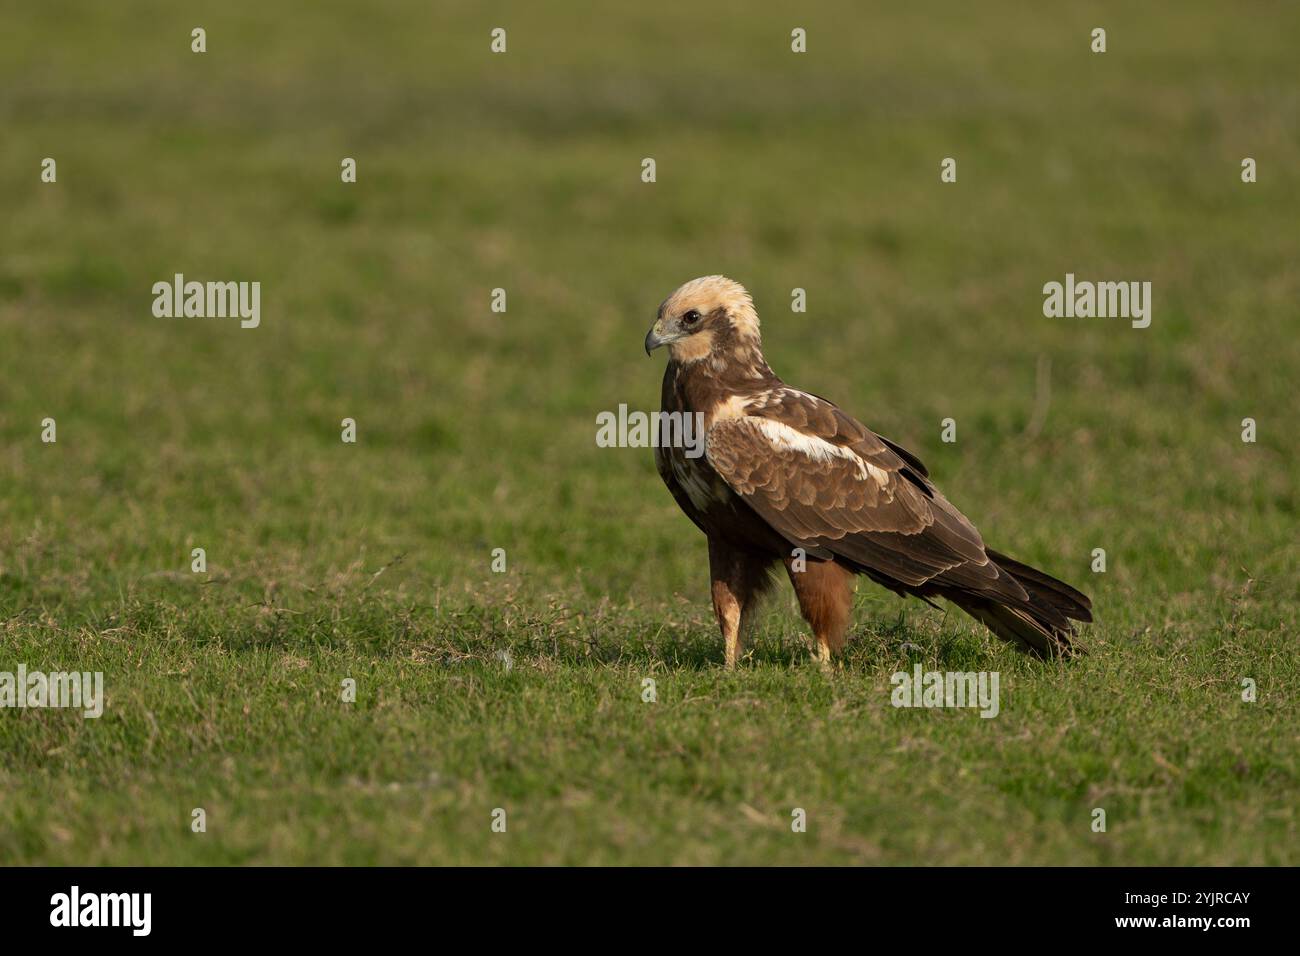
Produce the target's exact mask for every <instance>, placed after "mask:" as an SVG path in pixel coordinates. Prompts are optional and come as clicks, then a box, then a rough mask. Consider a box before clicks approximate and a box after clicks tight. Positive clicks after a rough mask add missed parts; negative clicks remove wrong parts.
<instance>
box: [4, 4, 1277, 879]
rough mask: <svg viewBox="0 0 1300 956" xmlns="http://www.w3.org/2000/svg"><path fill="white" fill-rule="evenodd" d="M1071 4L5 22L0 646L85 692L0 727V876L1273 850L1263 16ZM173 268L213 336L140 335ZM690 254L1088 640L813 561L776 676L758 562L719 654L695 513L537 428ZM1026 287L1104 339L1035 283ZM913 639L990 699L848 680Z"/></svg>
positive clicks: (1272, 18) (202, 9)
mask: <svg viewBox="0 0 1300 956" xmlns="http://www.w3.org/2000/svg"><path fill="white" fill-rule="evenodd" d="M621 6H623V5H619V7H621ZM1088 6H1090V7H1092V9H1084V5H1071V6H1070V7H1069V8H1068V9H1062V10H1058V9H1049V8H1048V6H1047V5H1025V4H1019V3H1011V2H1007V3H989V4H979V5H967V4H958V3H953V4H950V5H940V6H932V5H928V4H913V5H910V6H904V7H901V8H900V7H898V6H897V5H885V6H880V5H872V6H871V7H870V8H869V9H864V7H863V5H861V4H856V3H851V2H847V0H845V2H842V3H812V4H807V5H802V6H800V7H799V9H800V11H801V12H799V13H795V12H792V11H793V8H787V7H785V6H784V5H780V4H753V3H741V2H735V3H726V4H711V3H676V2H673V3H663V4H647V5H638V6H636V7H633V6H631V5H627V8H626V9H619V8H618V7H615V5H609V7H610V9H598V10H597V11H595V12H593V11H592V10H591V8H590V5H588V4H576V3H575V4H571V5H570V4H545V5H543V4H538V3H522V2H520V3H498V4H493V5H491V10H490V12H488V11H487V10H485V9H483V7H482V5H481V4H475V3H469V2H456V3H447V2H438V3H415V2H409V3H384V4H378V5H351V4H343V3H314V4H310V5H307V4H303V5H300V6H299V5H295V7H294V8H293V9H292V10H290V9H289V8H287V7H284V6H282V5H278V4H256V5H254V4H198V5H194V8H193V9H191V8H189V7H187V8H186V9H181V8H178V7H177V6H176V5H175V4H165V3H139V4H131V5H125V4H123V5H118V4H97V3H89V2H85V3H65V2H55V0H51V2H47V3H43V4H38V5H31V4H29V5H25V6H24V8H23V9H22V10H21V11H18V12H10V13H8V14H6V16H5V29H4V31H3V34H2V35H0V122H2V124H3V130H4V136H3V137H0V197H2V208H0V211H2V218H3V226H2V227H0V671H14V670H16V668H17V666H18V665H19V664H20V663H21V664H24V665H25V666H26V668H27V669H28V670H35V669H43V670H49V671H53V670H71V669H76V670H85V671H102V672H103V674H104V680H105V688H106V695H107V707H106V710H105V713H104V715H103V717H101V718H100V719H98V720H84V719H82V717H81V716H80V715H79V714H77V713H72V712H69V711H66V710H54V709H47V710H32V709H27V710H0V862H3V863H11V864H12V863H19V864H32V863H47V864H83V863H91V864H101V863H112V864H148V863H158V864H245V863H256V864H272V863H275V864H284V863H329V864H334V863H349V864H369V863H456V864H471V863H487V864H539V863H540V864H552V863H587V864H595V863H601V864H605V863H611V864H668V863H672V864H693V863H727V864H769V863H786V864H810V863H831V864H843V863H866V864H911V863H922V864H972V863H997V864H1001V863H1008V864H1031V863H1033V864H1200V863H1207V864H1295V863H1297V862H1300V834H1298V832H1297V831H1298V826H1297V806H1298V805H1300V799H1298V798H1300V767H1298V766H1297V755H1298V754H1300V719H1298V718H1300V705H1298V695H1297V686H1298V681H1300V666H1298V664H1297V652H1296V628H1297V616H1298V615H1297V612H1298V611H1300V581H1298V576H1297V563H1298V562H1297V553H1298V552H1297V543H1296V541H1297V498H1298V488H1300V482H1298V480H1297V475H1298V474H1300V469H1298V468H1297V465H1298V456H1297V451H1296V442H1295V435H1296V429H1297V427H1298V425H1300V423H1298V422H1297V420H1296V411H1297V402H1296V397H1295V390H1296V382H1297V378H1298V377H1300V344H1298V343H1297V332H1298V331H1300V330H1298V328H1297V319H1296V316H1297V303H1298V302H1300V272H1298V271H1297V268H1296V263H1297V261H1298V260H1300V230H1297V229H1296V223H1297V222H1300V125H1298V124H1297V117H1298V116H1300V92H1298V91H1300V83H1298V82H1297V80H1298V76H1297V72H1296V67H1295V49H1294V37H1295V36H1297V35H1298V33H1300V9H1297V8H1296V7H1295V6H1293V5H1285V4H1281V3H1262V2H1261V3H1250V4H1245V5H1227V4H1219V3H1172V2H1170V3H1159V4H1154V3H1153V4H1142V5H1141V9H1134V7H1135V6H1137V5H1133V4H1120V3H1113V4H1097V5H1088ZM128 8H130V9H128ZM196 26H202V27H204V28H205V29H206V30H207V52H206V53H203V54H195V53H192V52H191V50H190V31H191V29H192V28H194V27H196ZM496 26H503V27H505V28H506V29H507V30H508V49H507V52H506V53H505V54H504V55H493V54H492V53H490V51H489V41H490V38H489V31H490V30H491V29H492V28H493V27H496ZM795 26H802V27H804V28H806V29H807V31H808V52H807V53H806V54H802V55H797V54H793V53H792V52H791V51H790V31H791V29H792V28H793V27H795ZM1096 26H1103V27H1105V28H1106V29H1107V31H1108V50H1107V52H1106V53H1104V54H1094V53H1092V52H1091V51H1090V49H1089V44H1090V39H1089V33H1090V31H1091V30H1092V28H1093V27H1096ZM949 156H951V157H954V158H956V159H957V162H958V181H957V182H956V183H954V184H943V183H941V182H940V181H939V164H940V161H941V159H943V158H944V157H949ZM44 157H52V158H54V159H56V161H57V177H58V178H57V182H56V183H43V182H41V178H40V173H41V160H42V159H43V158H44ZM343 157H354V158H355V159H356V160H357V168H358V178H357V182H356V183H355V184H344V183H342V182H341V181H340V162H341V160H342V158H343ZM644 157H653V158H654V159H655V160H656V163H657V181H656V182H655V183H653V184H646V183H643V182H642V181H641V178H640V173H641V161H642V159H643V158H644ZM1243 157H1252V158H1254V159H1255V160H1256V161H1257V163H1258V169H1259V173H1258V182H1256V183H1254V184H1244V183H1243V182H1242V181H1241V161H1242V159H1243ZM177 272H181V273H184V274H185V275H186V277H187V278H191V279H198V280H201V281H202V280H246V281H252V280H256V281H260V282H261V284H262V301H261V313H262V314H261V324H260V326H259V327H258V328H256V329H241V328H240V327H239V323H238V321H237V320H222V319H194V318H191V319H161V318H155V317H154V316H153V315H152V314H151V304H152V301H153V295H152V293H151V286H152V285H153V283H155V282H157V281H160V280H164V281H169V280H170V279H171V277H172V276H173V274H175V273H177ZM715 272H723V273H726V274H728V275H730V276H732V277H733V278H736V279H738V280H739V281H741V282H743V283H745V284H746V285H747V286H748V287H749V288H750V290H751V291H752V292H753V293H754V295H755V298H756V302H757V305H758V309H759V312H760V315H762V316H763V317H764V319H765V324H764V344H765V351H766V354H767V356H768V359H769V360H770V362H771V364H772V365H773V367H774V368H775V369H776V371H777V372H778V373H779V374H781V375H782V376H783V377H784V378H785V379H786V380H787V381H790V382H791V383H793V384H796V385H799V386H801V387H804V388H807V389H809V390H811V391H814V392H817V393H818V394H821V395H825V396H827V397H829V398H831V399H833V400H835V401H836V402H838V403H839V404H841V405H843V406H844V407H845V408H846V409H847V410H849V411H850V412H851V413H853V414H855V415H856V416H857V417H859V418H861V419H862V420H863V421H864V422H866V423H867V424H868V425H870V426H871V427H873V428H875V429H876V430H877V431H880V432H881V433H883V434H885V435H888V436H889V437H891V438H893V439H895V440H897V441H899V442H901V443H903V444H904V445H906V446H908V447H909V448H911V449H912V450H913V451H915V452H916V453H918V454H919V455H920V456H921V457H922V458H923V459H924V460H925V461H926V463H927V464H928V465H929V467H930V470H931V473H932V474H933V476H934V477H935V479H936V480H937V482H938V484H939V486H940V487H941V488H943V489H944V490H945V491H946V492H947V494H948V495H949V497H950V498H951V499H952V500H953V501H954V503H956V504H957V505H958V506H959V507H960V508H962V509H963V510H964V511H965V512H966V513H967V514H969V515H970V516H971V518H972V519H973V520H974V521H975V522H976V523H977V524H978V525H979V527H980V529H981V531H982V532H983V534H984V537H985V539H986V540H987V541H988V542H989V543H990V545H991V546H993V547H995V548H998V549H1001V550H1005V551H1007V552H1009V553H1011V554H1013V555H1015V556H1017V557H1019V558H1021V559H1023V560H1025V561H1028V562H1031V563H1034V564H1037V565H1039V566H1041V567H1044V568H1045V569H1047V570H1049V571H1051V572H1052V573H1054V574H1057V575H1058V576H1061V577H1063V578H1065V579H1067V580H1069V581H1071V582H1073V583H1075V584H1077V585H1079V586H1081V587H1082V588H1083V589H1084V590H1086V591H1088V592H1089V593H1090V594H1091V595H1092V597H1093V601H1094V605H1095V609H1096V613H1097V623H1096V624H1095V625H1093V626H1091V627H1090V628H1089V629H1088V630H1087V631H1086V634H1085V637H1084V643H1086V644H1087V645H1088V647H1089V649H1090V650H1091V653H1090V654H1089V656H1087V657H1085V658H1083V659H1080V660H1078V661H1075V662H1071V663H1069V664H1064V665H1061V664H1042V663H1037V662H1034V661H1031V660H1028V659H1025V658H1023V657H1020V656H1018V655H1016V654H1015V653H1014V652H1012V651H1010V650H1008V649H1007V648H1005V647H1004V646H1002V645H1001V644H999V643H998V642H997V641H996V640H995V639H993V638H992V637H990V636H989V635H988V634H987V633H986V632H984V631H983V630H982V629H981V628H979V627H978V626H977V625H974V624H973V623H971V622H970V621H968V620H967V619H965V618H964V617H961V616H960V615H958V614H957V613H956V612H953V613H950V614H947V615H945V614H942V613H940V612H937V611H934V610H931V609H929V608H927V607H925V606H924V605H922V604H920V603H919V602H908V603H904V602H902V601H900V600H898V599H896V598H894V597H893V596H892V595H889V594H887V593H886V592H883V591H881V590H879V589H877V588H875V587H873V586H871V585H870V584H868V583H866V582H864V583H863V585H862V586H861V587H860V588H859V592H858V598H857V602H858V607H857V614H856V624H855V627H854V632H853V637H852V639H851V644H850V650H849V652H848V654H847V655H846V657H845V659H844V660H843V665H842V667H841V668H839V669H838V670H836V671H834V672H832V673H829V674H826V673H823V672H822V671H821V670H820V669H819V668H817V667H816V666H815V665H814V664H813V663H812V662H811V661H810V660H809V657H808V653H807V650H806V648H805V646H804V644H803V643H802V638H801V635H802V634H803V633H804V625H803V624H802V622H801V621H800V619H799V617H798V615H797V613H796V612H795V610H794V608H793V598H792V596H791V594H790V592H789V589H788V586H786V585H784V584H783V585H782V588H781V590H780V591H779V592H778V597H777V598H776V599H774V600H773V601H772V602H771V605H770V610H769V612H768V613H767V615H766V616H765V617H764V619H763V620H762V622H761V624H760V627H759V632H758V634H757V635H756V639H755V641H754V645H753V646H754V651H753V654H752V656H751V658H750V660H748V661H747V662H746V663H745V664H744V665H743V666H741V667H740V668H738V669H737V670H736V671H734V672H727V671H725V670H724V669H723V668H722V666H721V661H722V647H721V642H720V640H719V638H718V637H717V633H716V627H715V625H714V623H713V620H712V611H711V608H710V607H709V602H708V579H707V566H706V557H705V549H704V539H703V537H702V536H701V535H700V534H699V533H698V532H697V531H696V530H695V528H694V527H693V526H692V525H691V524H690V523H689V521H688V520H687V519H686V518H685V517H684V516H683V515H682V514H681V513H680V512H679V510H678V509H677V507H676V505H675V504H674V503H673V501H672V499H671V498H670V497H669V495H668V493H667V492H666V491H665V489H664V488H663V487H662V485H661V483H660V481H659V478H658V477H657V475H656V474H655V470H654V465H653V462H652V458H651V454H650V452H649V451H648V450H646V449H607V448H598V447H597V446H596V443H595V431H596V426H595V422H596V416H597V414H598V413H600V412H601V411H606V410H614V409H617V407H618V405H619V404H620V403H627V404H628V405H629V406H630V407H632V408H634V409H645V410H652V409H654V408H657V405H658V396H659V383H660V379H661V376H662V371H663V359H662V357H661V355H662V353H656V356H655V358H654V359H653V360H648V359H647V358H646V357H645V355H644V354H643V351H642V338H643V337H644V335H645V332H646V329H647V328H648V327H649V325H650V323H651V322H652V321H653V318H654V310H655V308H656V307H657V305H658V303H659V302H660V300H661V299H662V298H663V297H664V296H665V295H667V293H668V292H670V291H671V290H672V289H673V288H674V287H675V286H677V285H678V284H679V283H681V282H683V281H685V280H686V279H689V278H691V277H693V276H697V275H702V274H708V273H715ZM1067 272H1073V273H1076V274H1077V275H1078V276H1079V277H1080V278H1081V279H1082V278H1088V279H1110V280H1149V281H1151V283H1152V286H1153V303H1154V317H1153V321H1152V324H1151V327H1150V328H1147V329H1145V330H1137V329H1132V328H1130V327H1129V324H1128V323H1127V322H1126V321H1123V320H1104V319H1049V318H1045V317H1044V316H1043V312H1042V304H1043V297H1042V292H1041V289H1042V286H1043V284H1044V283H1046V282H1049V281H1062V280H1063V278H1064V276H1065V274H1066V273H1067ZM795 287H800V288H804V289H806V290H807V294H808V312H807V313H806V314H796V313H792V312H791V310H790V297H791V290H792V289H793V288H795ZM494 288H504V289H506V290H507V295H508V300H507V301H508V308H507V311H506V312H505V313H503V314H500V313H493V312H492V311H490V309H489V302H490V293H491V290H492V289H494ZM1040 367H1043V368H1046V367H1050V379H1049V381H1050V392H1049V394H1050V400H1049V402H1048V403H1047V404H1046V405H1043V404H1042V402H1041V401H1040V399H1039V398H1038V397H1036V396H1038V395H1039V392H1040V382H1039V379H1038V375H1039V369H1040ZM1036 407H1037V408H1038V410H1039V411H1038V416H1037V417H1036V416H1035V409H1036ZM1044 409H1045V411H1046V417H1042V412H1043V410H1044ZM47 417H48V418H53V419H55V421H56V423H57V442H55V443H52V444H51V443H45V442H42V440H41V432H42V425H41V423H42V420H43V419H45V418H47ZM349 417H350V418H353V419H355V421H356V423H357V441H356V443H355V444H345V443H344V442H342V441H341V440H340V422H341V420H342V419H344V418H349ZM949 417H951V418H953V419H954V420H955V421H956V422H957V438H958V440H957V441H956V442H955V443H952V444H947V443H944V442H942V441H941V440H940V421H941V420H942V419H944V418H949ZM1247 417H1250V418H1253V419H1255V420H1256V422H1257V423H1258V441H1257V442H1255V443H1244V442H1243V441H1242V440H1241V431H1242V426H1241V422H1242V419H1243V418H1247ZM198 547H201V548H203V549H205V551H206V555H207V562H208V563H207V571H206V572H205V573H194V572H192V571H191V564H190V562H191V557H190V556H191V550H192V549H193V548H198ZM495 548H503V549H505V552H506V556H507V571H506V572H505V573H503V574H497V573H493V571H492V568H491V555H492V551H493V549H495ZM1095 548H1104V549H1105V550H1106V554H1107V570H1106V572H1105V573H1093V572H1092V571H1091V568H1090V564H1091V561H1092V552H1093V549H1095ZM916 663H920V664H922V665H923V666H924V667H925V668H927V669H940V670H974V671H998V672H999V673H1000V674H1001V712H1000V714H999V715H998V717H997V718H995V719H991V720H984V719H980V718H979V717H978V716H977V715H976V714H975V713H974V712H972V711H962V710H944V709H940V710H921V709H917V710H901V709H894V708H893V707H891V706H890V691H891V685H890V675H891V674H892V673H893V672H895V671H898V670H907V671H910V670H911V669H912V667H913V665H914V664H916ZM347 678H351V679H353V680H355V681H356V686H357V699H356V701H355V703H345V702H343V701H342V700H341V699H340V688H341V682H342V681H344V680H345V679H347ZM645 678H653V679H654V681H655V682H656V689H657V697H658V699H657V701H656V702H654V703H645V702H643V700H642V682H643V680H644V679H645ZM1244 678H1251V679H1253V680H1254V681H1255V682H1256V683H1257V687H1258V698H1257V700H1255V701H1254V702H1244V701H1243V699H1242V682H1243V679H1244ZM796 807H798V808H803V809H804V810H806V812H807V819H808V827H807V832H806V833H794V832H792V831H791V826H790V822H791V812H792V810H793V808H796ZM194 808H203V809H204V810H205V811H206V814H207V831H206V832H204V833H194V832H192V831H191V811H192V810H193V809H194ZM495 808H503V809H504V810H505V811H506V813H507V819H508V829H507V831H506V832H505V833H494V832H492V829H491V826H490V824H491V822H492V812H493V810H494V809H495ZM1094 808H1102V809H1104V810H1105V811H1106V818H1107V829H1106V832H1104V833H1098V832H1093V829H1092V822H1093V810H1094Z"/></svg>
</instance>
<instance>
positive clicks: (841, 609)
mask: <svg viewBox="0 0 1300 956" xmlns="http://www.w3.org/2000/svg"><path fill="white" fill-rule="evenodd" d="M801 566H802V567H803V570H798V568H799V567H801ZM785 569H786V571H787V572H788V573H789V575H790V583H791V584H793V585H794V593H795V596H796V597H797V598H798V599H799V610H800V611H802V612H803V616H804V620H806V621H807V622H808V624H809V626H810V627H811V628H812V631H813V637H814V638H816V641H817V662H818V663H819V664H821V665H822V666H823V667H825V666H828V665H829V664H830V661H831V656H832V655H834V654H838V653H839V652H840V651H841V650H843V649H844V636H845V634H846V633H847V632H848V629H849V618H850V615H851V612H852V610H853V587H854V580H853V572H852V571H850V570H848V569H847V568H844V567H842V566H841V565H839V564H836V563H835V562H834V561H815V560H807V561H806V562H800V564H799V565H796V564H795V562H794V561H793V560H792V559H790V558H787V559H786V562H785Z"/></svg>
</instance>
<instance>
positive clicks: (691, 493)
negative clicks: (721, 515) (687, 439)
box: [660, 448, 735, 512]
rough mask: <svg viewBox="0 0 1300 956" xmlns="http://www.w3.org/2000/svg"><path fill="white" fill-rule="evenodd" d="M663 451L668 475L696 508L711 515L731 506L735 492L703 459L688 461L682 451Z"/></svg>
mask: <svg viewBox="0 0 1300 956" xmlns="http://www.w3.org/2000/svg"><path fill="white" fill-rule="evenodd" d="M660 452H661V454H663V455H664V456H665V458H666V464H667V467H668V474H669V475H671V477H672V479H673V480H675V481H676V483H677V485H678V486H679V487H680V488H681V489H682V491H684V492H685V493H686V497H687V498H689V499H690V502H691V504H693V505H694V506H695V507H696V508H698V509H699V510H700V511H702V512H710V511H715V510H717V509H719V508H729V507H730V506H731V504H732V499H733V498H734V497H735V493H734V492H733V491H732V490H731V489H730V488H729V487H727V483H726V482H725V481H723V480H722V478H721V476H720V475H719V474H718V473H717V472H716V471H714V470H713V466H712V465H710V464H709V463H708V461H707V460H706V459H705V458H704V457H703V456H700V457H698V458H688V457H687V456H686V453H685V449H682V448H662V449H660Z"/></svg>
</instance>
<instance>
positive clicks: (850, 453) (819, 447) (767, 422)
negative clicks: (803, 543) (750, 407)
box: [747, 416, 889, 488]
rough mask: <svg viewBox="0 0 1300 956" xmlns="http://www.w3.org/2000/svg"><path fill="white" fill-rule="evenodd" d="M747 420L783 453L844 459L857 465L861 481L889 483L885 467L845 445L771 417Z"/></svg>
mask: <svg viewBox="0 0 1300 956" xmlns="http://www.w3.org/2000/svg"><path fill="white" fill-rule="evenodd" d="M747 421H751V422H753V423H754V425H755V427H757V428H758V430H759V431H761V432H762V433H763V435H764V436H765V437H766V438H767V440H768V441H770V442H771V443H772V445H773V446H774V447H775V448H777V449H779V450H781V451H793V452H797V453H798V454H801V455H806V456H808V457H809V458H811V459H813V460H814V461H829V460H830V459H832V458H843V459H844V460H845V461H851V462H853V464H854V465H856V466H857V471H858V479H859V480H860V481H866V480H867V478H871V479H872V480H873V481H875V483H876V484H877V485H879V486H880V487H881V488H884V487H885V486H886V485H888V484H889V472H887V471H885V470H884V469H883V468H877V467H876V466H875V465H873V464H872V463H871V462H869V461H867V460H866V459H864V458H863V457H862V456H861V455H859V454H858V453H857V452H855V451H854V450H853V449H852V448H845V447H844V446H843V445H835V444H832V443H831V442H828V441H827V440H826V439H824V438H818V437H817V436H816V435H805V434H804V433H803V432H801V431H798V430H797V429H794V428H791V427H790V426H789V425H786V424H785V423H783V422H778V421H774V420H773V419H771V418H760V417H758V416H750V417H749V418H748V419H747Z"/></svg>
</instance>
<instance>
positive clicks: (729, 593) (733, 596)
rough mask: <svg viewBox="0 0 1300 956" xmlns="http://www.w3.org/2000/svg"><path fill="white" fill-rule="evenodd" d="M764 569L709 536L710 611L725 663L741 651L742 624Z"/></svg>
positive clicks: (732, 663) (729, 663) (737, 657)
mask: <svg viewBox="0 0 1300 956" xmlns="http://www.w3.org/2000/svg"><path fill="white" fill-rule="evenodd" d="M764 573H765V565H764V564H763V562H761V561H757V560H756V559H755V558H754V557H753V556H752V555H750V554H748V553H746V552H744V551H740V550H738V549H736V548H733V547H731V546H730V545H728V544H725V543H724V542H722V541H719V540H718V539H716V538H709V575H710V577H711V578H712V579H713V586H712V591H713V611H714V613H715V614H716V615H717V617H718V629H719V630H720V631H721V632H722V644H723V649H724V652H725V654H726V660H727V666H728V667H735V666H736V663H737V662H738V661H739V660H740V655H741V654H742V653H743V652H744V646H743V644H742V641H741V637H742V624H743V623H745V619H746V618H748V617H749V612H750V611H751V610H752V609H753V605H754V601H755V599H756V598H757V596H758V592H759V591H760V590H761V588H762V581H763V577H764Z"/></svg>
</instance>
